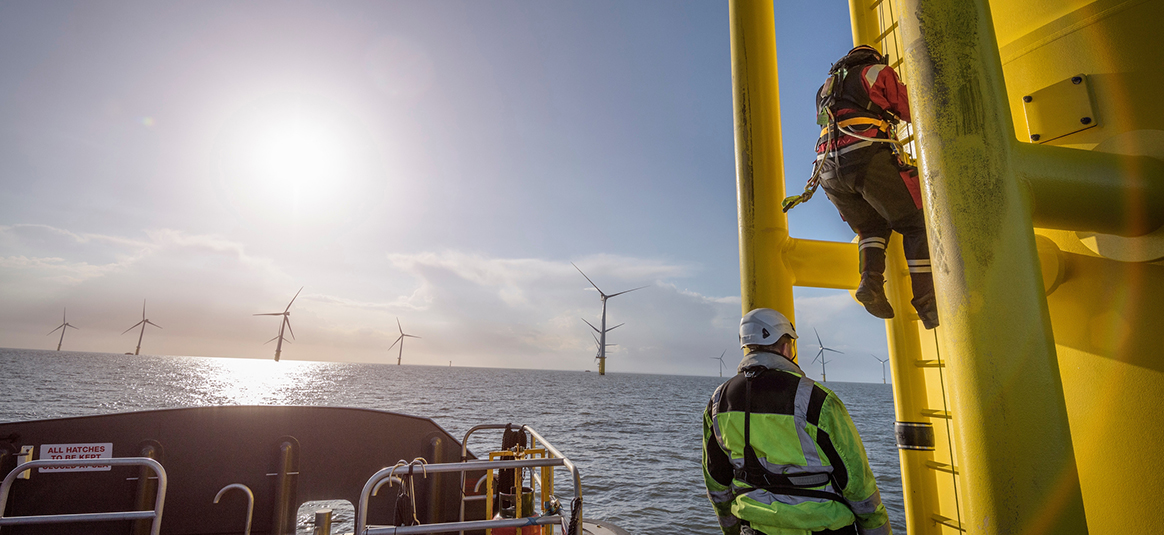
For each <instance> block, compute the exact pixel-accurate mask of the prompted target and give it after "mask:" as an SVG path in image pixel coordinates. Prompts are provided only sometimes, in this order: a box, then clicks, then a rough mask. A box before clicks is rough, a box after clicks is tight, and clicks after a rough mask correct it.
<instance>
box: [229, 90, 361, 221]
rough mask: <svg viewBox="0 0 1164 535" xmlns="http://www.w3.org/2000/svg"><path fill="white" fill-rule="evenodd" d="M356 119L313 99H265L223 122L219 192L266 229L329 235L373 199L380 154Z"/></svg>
mask: <svg viewBox="0 0 1164 535" xmlns="http://www.w3.org/2000/svg"><path fill="white" fill-rule="evenodd" d="M375 146H376V145H375V143H374V142H373V141H372V139H371V136H369V135H368V133H367V132H366V131H364V130H362V129H361V127H360V123H359V121H357V120H356V119H354V118H353V117H352V116H350V115H349V114H347V113H345V112H343V111H342V109H341V108H338V107H337V106H335V105H334V104H331V103H329V102H326V101H321V100H320V99H318V98H314V99H313V98H309V97H306V96H301V95H300V96H295V95H291V96H288V95H282V96H276V97H268V98H266V99H264V100H262V101H260V102H257V103H254V104H252V105H251V106H249V107H246V108H244V109H242V110H240V111H239V112H238V113H237V114H236V115H235V117H233V118H232V119H231V121H229V122H228V124H226V125H224V127H223V132H222V135H221V136H220V137H219V140H218V143H217V147H216V151H215V152H216V155H215V159H216V164H217V167H218V174H219V179H220V184H221V186H222V191H223V193H225V197H226V200H227V201H228V202H229V203H230V204H231V205H232V207H233V208H234V210H235V211H236V213H238V214H239V215H240V216H242V217H243V218H244V219H246V220H248V221H250V222H252V223H259V224H264V225H277V226H280V227H286V226H288V225H291V226H298V227H300V228H310V229H312V230H321V229H322V230H328V229H330V228H334V227H337V226H339V225H343V224H344V223H346V222H348V221H349V220H351V218H353V217H354V216H357V215H359V214H360V213H361V212H362V211H363V210H364V209H365V208H366V207H367V206H368V204H369V203H370V202H371V201H372V200H373V199H374V192H375V189H376V180H374V178H375V177H376V176H377V175H378V174H379V165H380V162H379V154H378V152H377V150H376V148H375Z"/></svg>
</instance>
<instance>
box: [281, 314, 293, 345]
mask: <svg viewBox="0 0 1164 535" xmlns="http://www.w3.org/2000/svg"><path fill="white" fill-rule="evenodd" d="M283 323H286V324H287V330H288V331H290V332H291V339H295V330H294V329H292V328H291V318H288V317H287V316H283Z"/></svg>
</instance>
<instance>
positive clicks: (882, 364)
mask: <svg viewBox="0 0 1164 535" xmlns="http://www.w3.org/2000/svg"><path fill="white" fill-rule="evenodd" d="M869 356H871V357H873V358H875V359H877V361H878V362H880V363H881V384H886V383H885V363H886V362H889V359H885V360H882V359H881V357H878V356H877V355H874V354H872V353H869Z"/></svg>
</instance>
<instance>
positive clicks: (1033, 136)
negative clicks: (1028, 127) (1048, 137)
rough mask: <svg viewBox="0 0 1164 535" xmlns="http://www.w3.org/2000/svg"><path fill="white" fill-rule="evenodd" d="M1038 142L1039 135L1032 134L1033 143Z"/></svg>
mask: <svg viewBox="0 0 1164 535" xmlns="http://www.w3.org/2000/svg"><path fill="white" fill-rule="evenodd" d="M1038 140H1039V135H1038V134H1031V141H1038Z"/></svg>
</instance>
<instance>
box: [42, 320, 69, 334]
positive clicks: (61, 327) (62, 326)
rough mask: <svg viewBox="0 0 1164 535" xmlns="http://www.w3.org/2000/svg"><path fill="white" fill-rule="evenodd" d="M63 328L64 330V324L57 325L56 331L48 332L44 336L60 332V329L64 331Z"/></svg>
mask: <svg viewBox="0 0 1164 535" xmlns="http://www.w3.org/2000/svg"><path fill="white" fill-rule="evenodd" d="M64 328H65V324H64V323H62V324H60V325H58V326H57V328H56V329H53V330H51V331H49V332H48V334H46V335H45V336H48V335H49V334H52V333H55V332H57V331H58V330H60V329H64Z"/></svg>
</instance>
